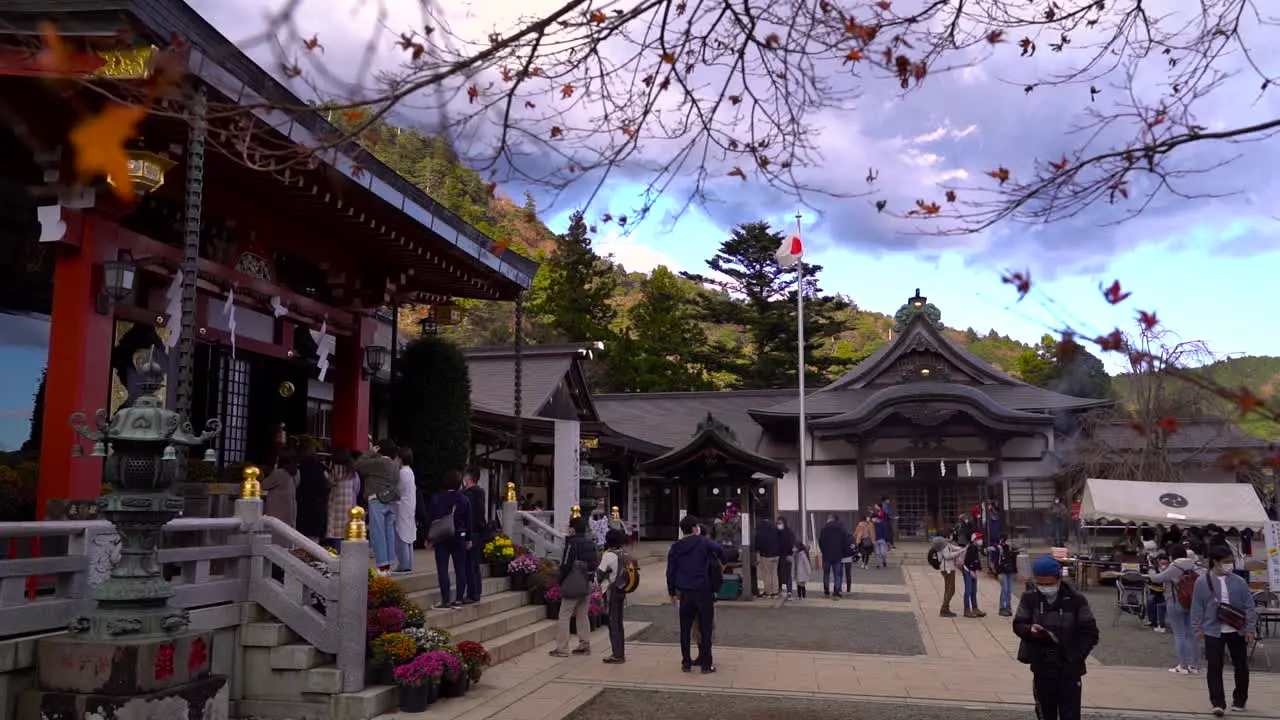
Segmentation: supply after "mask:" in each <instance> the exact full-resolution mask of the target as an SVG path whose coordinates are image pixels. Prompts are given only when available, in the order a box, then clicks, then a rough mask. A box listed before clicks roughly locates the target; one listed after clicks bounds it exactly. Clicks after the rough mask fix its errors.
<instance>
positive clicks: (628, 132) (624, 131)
mask: <svg viewBox="0 0 1280 720" xmlns="http://www.w3.org/2000/svg"><path fill="white" fill-rule="evenodd" d="M622 134H623V135H626V136H627V137H628V138H634V137H635V136H636V131H635V128H629V127H624V128H622Z"/></svg>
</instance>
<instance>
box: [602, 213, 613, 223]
mask: <svg viewBox="0 0 1280 720" xmlns="http://www.w3.org/2000/svg"><path fill="white" fill-rule="evenodd" d="M600 222H603V223H607V222H613V215H610V214H609V213H605V214H603V215H601V216H600Z"/></svg>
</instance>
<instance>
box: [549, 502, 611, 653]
mask: <svg viewBox="0 0 1280 720" xmlns="http://www.w3.org/2000/svg"><path fill="white" fill-rule="evenodd" d="M606 534H607V533H606ZM599 566H600V551H599V549H598V548H597V547H596V541H595V538H593V537H592V536H591V533H590V528H589V527H588V526H587V519H586V518H584V517H582V516H581V515H579V516H578V517H576V518H572V519H570V520H569V534H568V535H567V536H566V537H565V539H564V556H563V557H561V559H560V576H559V577H558V578H557V582H558V583H559V585H560V597H561V601H560V602H561V604H560V628H559V631H558V633H557V636H556V648H555V649H554V650H552V651H551V653H550V655H551V657H569V655H570V654H573V655H590V654H591V639H590V632H591V615H590V609H591V586H592V581H593V580H594V579H595V575H596V570H597V569H598V568H599ZM570 621H572V622H574V623H576V624H577V627H576V628H573V629H576V630H577V633H576V634H577V637H578V644H577V646H576V647H574V648H573V650H572V651H570V650H569V645H570V643H571V642H572V641H573V637H574V634H575V633H573V632H570V630H571V628H570V627H569V625H570Z"/></svg>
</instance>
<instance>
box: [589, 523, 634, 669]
mask: <svg viewBox="0 0 1280 720" xmlns="http://www.w3.org/2000/svg"><path fill="white" fill-rule="evenodd" d="M626 542H627V534H626V532H624V531H622V530H619V529H617V528H611V529H610V530H609V531H608V532H606V533H605V534H604V545H605V551H604V554H603V555H602V556H601V557H600V567H599V568H598V569H597V570H596V580H597V581H598V582H599V583H600V584H601V585H603V586H604V587H605V602H606V603H607V607H608V608H609V646H610V649H611V650H612V652H611V653H610V654H609V657H607V658H605V659H604V662H605V663H606V664H608V665H621V664H622V663H624V662H626V661H627V655H626V638H625V636H624V635H623V633H622V608H623V607H624V606H625V605H626V597H627V594H628V593H631V592H635V589H636V587H638V586H639V584H640V566H639V565H638V564H636V561H635V558H633V557H631V554H630V553H628V552H627V551H626V550H623V549H622V546H623V544H625V543H626Z"/></svg>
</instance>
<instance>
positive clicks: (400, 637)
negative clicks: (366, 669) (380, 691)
mask: <svg viewBox="0 0 1280 720" xmlns="http://www.w3.org/2000/svg"><path fill="white" fill-rule="evenodd" d="M417 654H418V644H417V643H416V642H414V640H413V638H411V637H409V636H408V635H406V634H404V633H398V632H394V633H387V634H386V635H381V636H379V637H376V638H374V639H373V642H372V643H370V644H369V655H370V657H371V659H372V661H373V667H374V669H375V670H376V671H377V673H378V680H379V683H378V684H379V685H385V684H389V681H390V680H391V679H392V678H391V674H392V671H393V670H394V669H395V668H396V667H398V666H400V665H404V664H405V663H407V662H409V661H410V660H412V659H413V658H414V656H415V655H417Z"/></svg>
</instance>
